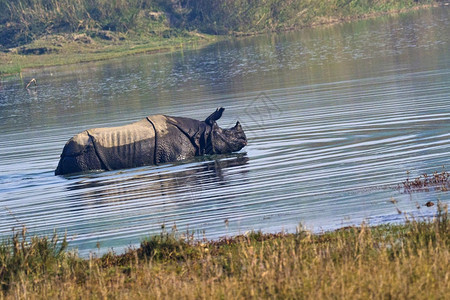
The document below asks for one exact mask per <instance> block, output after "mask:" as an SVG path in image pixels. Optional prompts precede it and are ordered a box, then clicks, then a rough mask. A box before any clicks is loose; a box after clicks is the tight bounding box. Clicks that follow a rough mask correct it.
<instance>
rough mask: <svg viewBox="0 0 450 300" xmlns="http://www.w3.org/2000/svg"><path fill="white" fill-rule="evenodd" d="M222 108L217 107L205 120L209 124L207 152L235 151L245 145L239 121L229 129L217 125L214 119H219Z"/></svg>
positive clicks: (244, 137)
mask: <svg viewBox="0 0 450 300" xmlns="http://www.w3.org/2000/svg"><path fill="white" fill-rule="evenodd" d="M224 110H225V108H223V107H220V108H218V109H217V110H216V111H215V112H213V113H212V114H211V115H210V116H209V117H208V118H206V120H205V123H206V124H207V125H209V126H211V133H210V135H209V143H208V144H207V147H206V151H205V152H206V153H208V154H224V153H231V152H236V151H239V150H241V149H242V148H244V147H245V146H246V145H247V137H246V136H245V133H244V130H243V129H242V126H241V124H240V123H239V121H237V122H236V125H235V126H234V127H231V128H230V129H222V128H220V127H219V126H218V125H217V123H216V121H217V120H218V119H220V117H221V116H222V113H223V111H224Z"/></svg>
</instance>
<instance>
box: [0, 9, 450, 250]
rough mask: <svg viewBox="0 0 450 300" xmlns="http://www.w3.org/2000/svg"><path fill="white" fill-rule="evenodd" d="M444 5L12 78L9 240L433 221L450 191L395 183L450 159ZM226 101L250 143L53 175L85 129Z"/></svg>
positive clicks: (4, 102)
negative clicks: (22, 233)
mask: <svg viewBox="0 0 450 300" xmlns="http://www.w3.org/2000/svg"><path fill="white" fill-rule="evenodd" d="M448 12H449V9H448V8H446V7H442V8H437V9H431V10H421V11H417V12H414V13H409V14H405V15H400V16H395V17H382V18H378V19H374V20H366V21H361V22H356V23H350V24H342V25H336V26H332V27H327V28H316V29H309V30H304V31H301V32H290V33H283V34H272V35H264V36H258V37H252V38H246V39H237V40H232V41H225V42H221V43H218V44H214V45H211V46H208V47H206V48H203V49H199V50H192V51H184V52H178V53H171V54H160V55H149V56H147V55H142V56H135V57H128V58H123V59H118V60H112V61H108V62H102V63H92V64H82V65H73V66H66V67H55V68H46V69H39V70H33V71H29V72H27V73H25V74H24V77H23V79H20V78H9V79H3V80H2V82H1V85H0V129H1V130H0V202H1V207H0V235H1V236H4V237H5V236H10V234H11V231H12V229H13V228H16V229H18V228H21V227H22V226H26V227H27V228H28V230H29V231H30V232H32V233H37V234H48V233H51V232H53V230H55V229H56V230H57V231H59V232H64V231H67V234H68V236H69V239H70V240H71V245H72V246H73V247H76V248H78V249H79V250H80V253H81V254H83V255H85V254H87V253H89V251H97V247H100V252H104V251H106V250H107V249H110V248H114V249H115V250H116V251H121V250H122V249H123V248H124V247H127V246H128V245H136V244H138V243H139V241H140V240H141V239H142V238H143V237H145V236H148V235H149V234H152V233H153V234H154V233H159V232H160V230H161V225H162V224H165V226H166V227H168V228H170V227H173V226H174V225H175V226H176V227H177V229H178V230H179V231H186V230H189V231H191V232H192V231H193V232H195V234H196V236H197V237H199V238H202V237H206V238H209V239H216V238H219V237H221V236H225V235H235V234H239V233H244V232H246V231H248V230H262V231H264V232H277V231H281V230H285V231H289V232H293V231H295V229H296V227H297V226H298V225H299V224H300V223H301V224H303V225H304V226H306V227H307V228H308V229H311V230H314V231H316V232H320V231H322V230H331V229H335V228H339V227H341V226H347V225H351V224H360V223H361V222H362V221H366V222H368V223H370V224H379V223H387V222H401V221H403V220H404V219H405V215H404V214H405V213H406V214H408V215H411V214H412V215H414V216H416V217H431V216H433V215H434V214H435V213H436V205H435V206H433V207H426V206H424V204H425V203H426V202H428V201H432V202H434V203H437V201H441V202H443V203H449V202H450V195H449V192H448V191H441V190H440V189H434V188H432V189H430V190H428V191H426V192H423V191H422V192H414V193H405V192H404V191H403V189H401V188H400V189H399V188H398V185H399V184H400V185H401V183H402V181H404V180H405V179H406V178H407V177H409V178H415V177H417V176H419V175H421V174H423V173H432V172H434V171H442V167H443V166H446V167H448V168H450V158H449V150H450V96H449V95H450V50H449V49H450V41H449V40H450V30H449V28H450V21H449V18H448ZM33 77H34V78H36V79H37V82H38V85H37V86H36V87H32V88H30V89H28V90H26V89H24V88H23V87H24V85H25V84H26V83H27V82H28V81H29V80H30V79H31V78H33ZM219 106H223V107H225V108H226V111H225V113H224V116H223V118H222V119H221V120H219V125H221V126H222V127H230V126H232V125H234V123H235V122H236V120H239V121H240V122H241V123H242V125H243V127H244V130H245V131H246V133H247V136H248V140H249V142H248V146H247V147H245V148H244V149H243V150H242V151H240V153H236V154H230V155H225V156H206V157H201V158H196V159H192V160H189V161H184V162H177V163H173V164H163V165H159V166H148V167H141V168H135V169H127V170H118V171H111V172H101V173H89V174H83V175H76V176H71V177H60V176H54V175H53V174H54V173H53V172H54V169H55V168H56V166H57V164H58V159H59V155H60V154H61V151H62V148H63V146H64V144H65V142H66V141H67V140H68V139H69V138H70V137H71V136H73V135H74V134H76V133H78V132H81V131H83V130H85V129H88V128H92V127H98V126H102V127H103V126H118V125H122V124H127V123H129V122H133V121H136V120H139V119H141V118H143V117H145V116H147V115H152V114H160V113H163V114H167V115H173V116H185V117H192V118H196V119H204V118H206V117H207V116H208V115H209V114H210V113H211V112H212V111H214V110H215V108H216V107H219ZM392 199H395V201H396V204H393V203H392V202H391V200H392ZM398 211H401V212H402V213H401V214H399V213H398Z"/></svg>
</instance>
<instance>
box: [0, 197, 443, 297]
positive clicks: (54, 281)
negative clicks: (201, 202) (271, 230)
mask: <svg viewBox="0 0 450 300" xmlns="http://www.w3.org/2000/svg"><path fill="white" fill-rule="evenodd" d="M449 225H450V221H449V218H448V212H447V208H446V207H444V205H443V204H442V203H441V204H438V205H437V217H436V218H434V220H430V221H426V220H425V221H424V220H422V221H418V220H409V221H408V220H407V221H406V223H405V224H404V225H382V226H377V227H367V226H365V225H364V224H363V225H362V226H361V227H350V228H343V229H340V230H337V231H334V232H329V233H324V234H321V235H314V234H311V233H309V232H307V231H304V230H302V229H299V230H298V231H297V233H295V234H284V233H280V234H262V233H250V234H247V235H244V236H238V237H234V238H225V239H222V240H220V241H216V242H211V241H210V242H208V241H203V242H195V241H194V239H193V237H192V236H190V235H189V234H187V235H184V236H183V235H181V234H179V233H176V232H175V233H173V232H172V233H168V232H167V231H165V230H164V229H163V231H162V233H161V234H160V235H158V236H154V237H151V238H148V239H146V240H144V241H142V243H141V246H140V247H139V248H138V249H130V250H128V251H127V252H126V253H125V254H123V255H115V254H114V253H109V254H107V255H104V256H103V257H101V258H95V257H94V256H91V257H90V258H89V259H81V258H79V257H77V255H76V254H74V253H72V252H67V250H66V248H67V241H66V240H65V239H62V240H61V239H60V240H58V238H57V237H56V235H55V236H54V237H53V238H37V237H35V238H32V239H31V241H30V242H25V239H26V233H25V231H23V232H21V233H17V234H15V235H14V237H13V238H12V239H11V240H9V241H6V242H3V243H2V244H1V246H0V266H1V267H0V275H1V276H0V278H1V279H2V280H1V286H2V293H1V298H2V299H13V298H14V299H21V298H27V299H41V298H46V299H48V298H59V299H61V298H62V299H80V298H81V299H97V298H109V299H136V298H145V299H159V298H163V299H199V298H200V299H242V298H245V299H248V298H254V299H264V298H274V297H275V298H281V299H287V298H288V299H292V298H304V299H311V298H315V299H330V298H337V299H368V298H371V299H381V298H389V299H391V298H395V299H444V298H445V297H446V296H445V295H448V294H449V292H450V281H449V280H448V278H449V276H450V264H449V262H450V252H449V249H450V247H449V246H450V235H449V230H450V226H449Z"/></svg>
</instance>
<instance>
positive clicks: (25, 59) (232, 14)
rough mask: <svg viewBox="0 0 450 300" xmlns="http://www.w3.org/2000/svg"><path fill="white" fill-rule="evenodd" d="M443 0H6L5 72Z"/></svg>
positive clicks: (0, 51)
mask: <svg viewBox="0 0 450 300" xmlns="http://www.w3.org/2000/svg"><path fill="white" fill-rule="evenodd" d="M439 2H440V1H437V0H378V1H375V0H327V1H313V0H305V1H295V0H293V1H284V0H261V1H256V0H226V1H223V0H199V1H183V0H181V1H175V0H127V1H125V0H117V1H107V0H74V1H72V0H0V41H1V42H0V74H13V73H18V72H20V71H21V70H22V69H24V68H33V67H40V66H48V65H60V64H71V63H78V62H84V61H94V60H103V59H108V58H114V57H119V56H124V55H131V54H136V53H145V52H160V51H171V50H174V49H179V48H181V47H186V46H188V47H196V46H199V45H202V44H205V43H208V42H211V41H215V40H217V39H218V38H219V37H218V36H220V35H223V36H229V35H250V34H257V33H261V32H268V31H283V30H290V29H296V28H303V27H310V26H316V25H320V24H331V23H336V22H343V21H349V20H353V19H359V18H367V17H371V16H377V15H381V14H385V13H392V12H400V11H406V10H409V9H413V8H417V7H424V6H429V5H433V4H437V3H439Z"/></svg>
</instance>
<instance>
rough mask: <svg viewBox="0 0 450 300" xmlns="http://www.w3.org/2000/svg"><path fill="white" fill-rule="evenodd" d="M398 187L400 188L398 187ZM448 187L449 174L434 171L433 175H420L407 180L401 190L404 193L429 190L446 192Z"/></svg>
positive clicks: (449, 182)
mask: <svg viewBox="0 0 450 300" xmlns="http://www.w3.org/2000/svg"><path fill="white" fill-rule="evenodd" d="M399 187H400V186H399ZM449 187H450V173H449V172H447V171H445V169H444V170H442V171H441V172H437V171H435V172H434V173H433V174H431V175H429V174H426V173H424V174H422V175H420V176H419V177H416V178H415V179H413V180H410V179H409V178H407V179H406V180H405V181H403V182H402V188H403V191H404V192H405V193H412V192H428V191H430V189H435V190H440V191H448V189H449Z"/></svg>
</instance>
